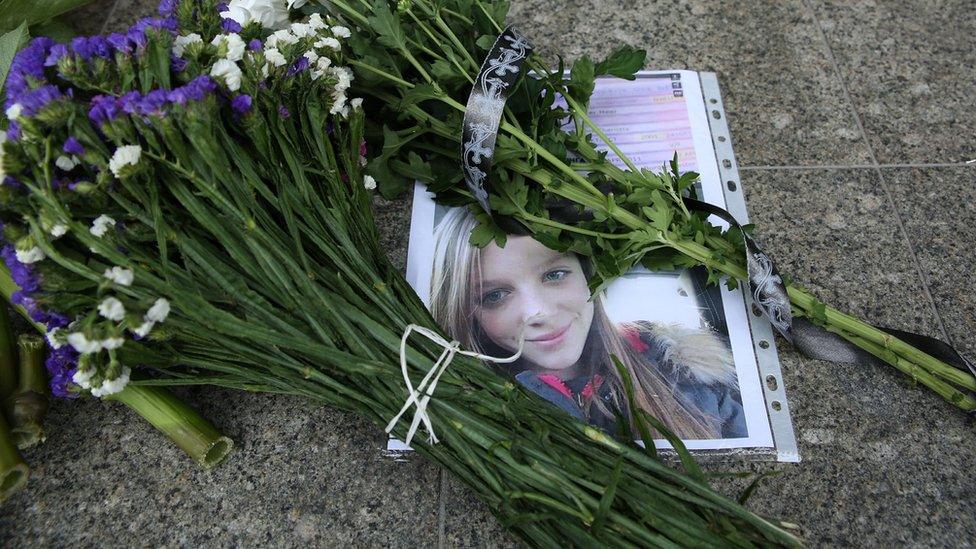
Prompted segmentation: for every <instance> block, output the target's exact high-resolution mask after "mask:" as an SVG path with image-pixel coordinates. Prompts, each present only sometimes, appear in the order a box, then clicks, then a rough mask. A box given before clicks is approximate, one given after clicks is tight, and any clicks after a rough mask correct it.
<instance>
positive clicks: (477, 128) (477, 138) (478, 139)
mask: <svg viewBox="0 0 976 549" xmlns="http://www.w3.org/2000/svg"><path fill="white" fill-rule="evenodd" d="M531 52H532V45H531V44H530V43H529V41H528V40H526V39H525V37H524V36H522V34H521V33H519V31H518V30H517V29H516V28H515V27H511V26H510V27H508V28H506V29H505V31H504V32H502V33H501V35H499V36H498V39H497V40H495V44H494V45H493V46H492V47H491V50H490V51H489V52H488V57H486V58H485V61H484V63H482V64H481V70H480V71H478V78H477V79H476V80H475V82H474V86H472V88H471V95H469V96H468V105H467V108H466V110H465V112H464V122H463V125H462V132H463V134H462V136H461V167H462V169H463V171H464V182H465V183H467V185H468V188H469V189H470V190H471V193H472V194H473V195H474V197H475V199H476V200H477V201H478V203H479V204H481V207H482V208H484V209H485V211H486V212H488V214H489V215H491V205H490V204H489V202H488V191H487V189H486V187H487V183H488V174H490V173H491V161H492V158H493V157H494V155H495V139H496V138H497V137H498V127H499V125H500V124H501V120H502V113H503V112H504V110H505V101H506V100H507V99H508V95H509V92H510V90H511V88H512V86H514V85H515V82H516V81H517V80H518V77H519V74H520V73H521V72H522V64H523V63H524V62H525V59H526V58H527V57H528V56H529V54H530V53H531Z"/></svg>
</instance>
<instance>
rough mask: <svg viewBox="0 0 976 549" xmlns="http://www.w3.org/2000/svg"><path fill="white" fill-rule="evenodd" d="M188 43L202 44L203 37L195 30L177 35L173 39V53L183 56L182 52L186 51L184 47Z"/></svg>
mask: <svg viewBox="0 0 976 549" xmlns="http://www.w3.org/2000/svg"><path fill="white" fill-rule="evenodd" d="M190 44H203V38H202V37H201V36H200V35H199V34H197V33H195V32H191V33H190V34H187V35H186V36H177V37H176V38H174V39H173V55H175V56H176V57H183V52H185V51H186V47H187V46H189V45H190Z"/></svg>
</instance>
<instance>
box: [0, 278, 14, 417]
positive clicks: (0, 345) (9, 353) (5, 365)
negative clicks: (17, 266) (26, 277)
mask: <svg viewBox="0 0 976 549" xmlns="http://www.w3.org/2000/svg"><path fill="white" fill-rule="evenodd" d="M8 278H9V277H8ZM2 284H3V283H2V281H0V285H2ZM16 386H17V349H16V348H15V347H14V333H13V328H12V327H11V325H10V313H9V312H8V310H7V304H6V303H0V400H3V399H5V398H7V396H8V395H9V394H10V393H12V392H13V390H14V387H16Z"/></svg>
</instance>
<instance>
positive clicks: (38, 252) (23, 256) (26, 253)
mask: <svg viewBox="0 0 976 549" xmlns="http://www.w3.org/2000/svg"><path fill="white" fill-rule="evenodd" d="M45 257H47V256H46V255H44V250H42V249H40V248H38V247H37V246H34V247H33V248H31V249H29V250H17V261H20V262H21V263H27V264H30V263H37V262H38V261H40V260H42V259H44V258H45Z"/></svg>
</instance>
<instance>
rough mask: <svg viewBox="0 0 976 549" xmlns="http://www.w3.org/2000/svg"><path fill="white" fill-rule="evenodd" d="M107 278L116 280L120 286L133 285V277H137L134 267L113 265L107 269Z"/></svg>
mask: <svg viewBox="0 0 976 549" xmlns="http://www.w3.org/2000/svg"><path fill="white" fill-rule="evenodd" d="M104 275H105V278H107V279H109V280H111V281H112V282H115V283H116V284H118V285H120V286H131V285H132V279H133V278H135V273H133V272H132V269H125V268H122V267H112V268H111V269H105V273H104Z"/></svg>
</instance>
